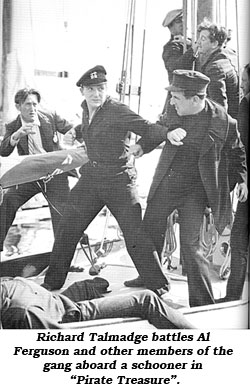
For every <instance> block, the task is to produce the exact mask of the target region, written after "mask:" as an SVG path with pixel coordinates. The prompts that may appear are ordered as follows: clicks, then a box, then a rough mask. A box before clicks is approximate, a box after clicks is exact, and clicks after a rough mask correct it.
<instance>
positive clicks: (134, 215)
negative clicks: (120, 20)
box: [45, 65, 168, 294]
mask: <svg viewBox="0 0 250 390" xmlns="http://www.w3.org/2000/svg"><path fill="white" fill-rule="evenodd" d="M77 86H78V87H80V90H81V92H82V94H83V95H84V97H85V99H84V101H83V103H82V108H83V116H82V132H81V134H78V138H81V139H83V140H84V142H85V144H86V148H87V154H88V158H89V162H88V163H87V164H85V165H84V166H82V168H81V169H80V173H81V178H80V180H79V181H78V183H77V184H76V186H75V187H74V188H73V190H72V191H71V194H70V199H69V202H68V204H67V207H66V208H65V211H64V215H63V217H62V220H61V223H60V226H59V228H58V231H57V234H56V237H55V243H54V247H53V251H52V254H51V259H50V265H49V268H48V271H47V273H46V276H45V286H46V287H47V288H49V289H53V290H55V289H58V288H61V287H62V285H63V284H64V282H65V279H66V276H67V273H68V269H69V266H70V263H71V261H72V258H73V255H74V252H75V248H76V245H77V243H78V241H79V240H80V238H81V236H82V234H83V232H84V231H85V230H86V229H87V227H88V225H89V224H90V223H91V221H92V220H93V219H94V218H95V216H96V215H97V214H98V213H99V212H100V211H101V209H102V208H103V207H104V206H105V205H106V206H107V207H108V208H109V210H110V211H111V213H112V214H113V215H114V217H115V218H116V220H117V222H118V224H119V226H120V228H121V230H122V232H123V235H124V239H125V243H126V248H127V250H128V253H129V255H130V257H131V259H132V260H133V262H134V264H135V266H136V268H137V270H138V272H139V273H140V274H143V275H144V280H145V283H146V286H147V288H149V289H151V290H157V291H158V293H159V294H161V292H160V291H161V290H160V289H161V288H164V291H165V292H166V291H168V280H167V278H166V276H165V275H164V274H163V272H162V270H161V266H160V264H159V263H158V262H157V261H156V260H153V261H151V260H150V263H148V262H147V261H145V259H143V258H141V257H135V256H134V252H135V240H136V235H137V232H138V231H139V229H140V226H141V220H142V216H141V206H140V202H139V197H138V193H137V185H136V171H135V167H134V165H133V162H132V161H131V158H130V156H129V153H128V148H129V135H130V132H134V133H135V134H137V135H138V136H142V137H145V138H146V140H147V141H148V142H150V141H153V140H154V141H155V142H156V143H157V144H159V143H161V142H163V141H164V140H165V139H166V134H167V128H166V127H163V126H160V125H152V124H151V123H149V122H148V121H146V120H145V119H143V118H141V117H140V116H139V115H137V114H136V113H134V112H133V111H131V110H130V109H129V108H128V107H127V106H126V105H125V104H122V103H121V102H119V101H116V100H114V99H111V98H110V97H109V96H108V95H107V79H106V70H105V69H104V67H103V66H101V65H97V66H95V67H94V68H92V69H89V70H88V71H87V72H86V73H84V74H83V76H82V77H81V78H80V80H79V81H78V82H77ZM72 134H73V136H77V134H75V133H74V132H72Z"/></svg>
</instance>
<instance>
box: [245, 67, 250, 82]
mask: <svg viewBox="0 0 250 390" xmlns="http://www.w3.org/2000/svg"><path fill="white" fill-rule="evenodd" d="M244 69H245V70H246V72H247V77H248V80H249V81H250V63H248V64H246V65H245V66H244Z"/></svg>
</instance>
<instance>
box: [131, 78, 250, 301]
mask: <svg viewBox="0 0 250 390" xmlns="http://www.w3.org/2000/svg"><path fill="white" fill-rule="evenodd" d="M208 84H209V78H208V77H207V76H205V75H204V74H202V73H200V72H196V71H186V70H176V71H174V77H173V82H172V84H171V85H170V86H169V87H168V88H167V90H168V91H170V93H171V100H170V103H171V105H173V106H174V113H175V115H173V116H171V118H170V119H171V122H170V120H168V126H169V132H168V135H167V139H168V141H167V142H166V144H165V146H164V148H163V150H162V154H161V156H160V159H159V163H158V166H157V168H156V171H155V175H154V178H153V182H152V185H151V187H150V190H149V195H148V199H147V202H148V204H147V208H146V212H145V215H144V219H143V229H142V233H141V234H142V235H143V234H144V236H148V237H149V238H148V240H144V241H143V242H145V241H146V242H147V243H148V244H147V245H145V244H144V245H143V247H142V246H140V241H138V243H137V247H138V251H141V254H142V256H143V258H144V259H147V261H149V258H151V259H153V258H154V255H153V253H152V251H151V247H152V242H153V244H154V246H155V249H156V251H157V253H158V256H159V258H160V256H161V252H162V248H163V242H164V237H165V230H166V220H167V218H168V216H169V215H170V214H171V213H172V212H173V211H174V210H176V209H177V210H178V218H179V219H178V221H179V224H180V244H181V248H182V254H183V258H184V264H185V269H186V272H187V280H188V291H189V304H190V306H201V305H207V304H212V303H214V296H213V290H212V285H211V282H210V276H209V261H208V259H207V258H206V255H205V251H204V247H203V246H202V244H201V240H200V227H201V224H202V221H203V217H204V212H205V210H206V207H210V208H211V210H212V214H213V218H214V223H215V227H216V229H217V231H218V233H219V234H221V233H222V232H223V230H224V229H225V227H226V226H227V225H229V224H230V223H231V220H232V205H231V199H230V188H229V180H228V176H229V172H228V163H229V161H230V162H231V164H232V166H233V167H234V168H235V172H237V174H236V176H237V182H238V196H239V200H240V201H245V200H246V198H247V186H246V179H247V173H246V155H245V150H244V147H243V144H242V143H241V140H240V137H239V132H238V131H237V122H236V120H235V119H233V118H232V117H230V116H229V115H228V114H227V113H226V111H225V109H224V108H223V107H222V106H220V105H219V104H217V103H215V102H213V101H211V100H209V99H208V98H206V90H207V86H208ZM139 143H140V141H139ZM142 149H143V146H142ZM148 151H150V148H149V147H148V148H147V150H146V152H148ZM137 154H138V155H141V154H142V150H140V147H139V146H138V150H137ZM143 230H144V231H143Z"/></svg>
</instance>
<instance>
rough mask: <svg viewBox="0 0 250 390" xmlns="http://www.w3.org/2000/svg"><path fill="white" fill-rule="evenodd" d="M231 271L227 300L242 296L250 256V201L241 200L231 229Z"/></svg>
mask: <svg viewBox="0 0 250 390" xmlns="http://www.w3.org/2000/svg"><path fill="white" fill-rule="evenodd" d="M230 244H231V273H230V276H229V279H228V283H227V293H226V298H227V300H229V301H231V300H237V299H240V298H241V295H242V291H243V287H244V282H245V277H246V271H247V263H248V256H249V216H248V201H246V202H243V203H241V202H239V203H238V206H237V210H236V214H235V220H234V223H233V227H232V230H231V239H230Z"/></svg>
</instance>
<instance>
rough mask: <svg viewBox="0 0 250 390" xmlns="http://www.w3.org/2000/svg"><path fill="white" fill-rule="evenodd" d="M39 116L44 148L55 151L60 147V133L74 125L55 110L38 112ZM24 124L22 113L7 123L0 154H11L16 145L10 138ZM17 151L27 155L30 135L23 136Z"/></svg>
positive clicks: (4, 155)
mask: <svg viewBox="0 0 250 390" xmlns="http://www.w3.org/2000/svg"><path fill="white" fill-rule="evenodd" d="M38 118H39V121H40V126H39V130H40V134H41V140H42V146H43V149H44V150H45V151H46V152H53V151H55V150H59V149H60V145H59V139H58V134H57V132H59V133H62V134H65V133H66V132H67V131H68V130H70V129H71V128H72V125H71V124H70V123H69V122H67V121H66V120H65V119H62V118H61V117H60V116H59V115H58V114H56V113H54V112H41V111H39V112H38ZM21 126H22V122H21V118H20V115H18V117H17V118H16V119H15V120H14V121H12V122H10V123H8V124H6V132H5V135H4V138H3V140H2V143H1V146H0V155H1V156H3V157H6V156H9V155H10V154H11V153H12V152H13V150H14V148H15V146H11V144H10V138H11V135H12V134H13V133H15V132H16V131H17V130H18V129H20V127H21ZM17 151H18V154H19V155H27V154H29V151H28V136H27V137H22V138H21V139H20V141H19V142H18V144H17Z"/></svg>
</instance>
